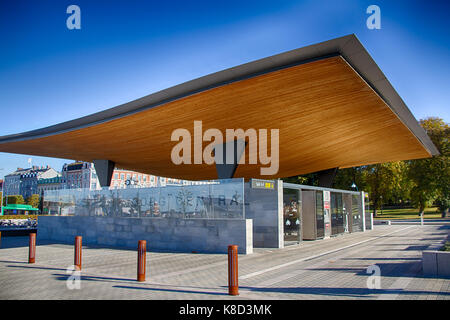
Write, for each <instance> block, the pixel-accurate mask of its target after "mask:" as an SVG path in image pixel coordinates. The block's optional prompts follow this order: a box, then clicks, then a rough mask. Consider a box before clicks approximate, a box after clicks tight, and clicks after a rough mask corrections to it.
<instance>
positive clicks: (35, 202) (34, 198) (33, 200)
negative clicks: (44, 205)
mask: <svg viewBox="0 0 450 320" xmlns="http://www.w3.org/2000/svg"><path fill="white" fill-rule="evenodd" d="M39 198H40V197H39V195H38V194H32V195H31V196H30V197H28V198H27V204H28V205H30V206H32V207H33V208H37V207H38V206H39Z"/></svg>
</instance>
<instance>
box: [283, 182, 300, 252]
mask: <svg viewBox="0 0 450 320" xmlns="http://www.w3.org/2000/svg"><path fill="white" fill-rule="evenodd" d="M301 208H302V206H301V192H300V191H299V190H295V189H283V222H284V241H285V245H289V244H294V243H299V242H300V241H301V238H302V236H301V219H302V217H301Z"/></svg>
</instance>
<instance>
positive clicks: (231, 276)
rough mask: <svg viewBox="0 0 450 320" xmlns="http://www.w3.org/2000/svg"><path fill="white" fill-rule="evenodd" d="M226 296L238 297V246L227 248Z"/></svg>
mask: <svg viewBox="0 0 450 320" xmlns="http://www.w3.org/2000/svg"><path fill="white" fill-rule="evenodd" d="M228 294H229V295H230V296H238V295H239V284H238V246H237V245H230V246H228Z"/></svg>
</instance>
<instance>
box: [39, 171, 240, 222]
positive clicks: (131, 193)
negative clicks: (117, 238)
mask: <svg viewBox="0 0 450 320" xmlns="http://www.w3.org/2000/svg"><path fill="white" fill-rule="evenodd" d="M244 203H245V202H244V179H242V178H239V179H224V180H213V181H205V182H202V184H199V185H183V186H181V185H180V186H166V187H152V188H129V189H107V188H105V189H102V190H89V189H61V190H51V191H45V193H44V201H43V205H44V211H47V212H48V213H49V214H56V215H75V216H106V217H162V218H186V219H188V218H206V219H245V211H244ZM45 209H47V210H45Z"/></svg>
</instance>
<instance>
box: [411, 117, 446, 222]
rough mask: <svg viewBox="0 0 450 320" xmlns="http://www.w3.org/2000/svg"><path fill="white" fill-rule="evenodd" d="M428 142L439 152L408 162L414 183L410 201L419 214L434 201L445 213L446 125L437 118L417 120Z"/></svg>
mask: <svg viewBox="0 0 450 320" xmlns="http://www.w3.org/2000/svg"><path fill="white" fill-rule="evenodd" d="M419 123H420V125H421V126H422V127H423V128H424V129H425V131H426V132H427V134H428V136H429V137H430V139H431V141H433V143H434V145H435V146H436V148H437V149H438V151H439V153H440V154H439V155H437V156H433V157H432V158H427V159H419V160H411V161H409V170H408V177H409V179H410V180H411V181H412V183H413V187H412V190H411V197H412V198H411V200H412V202H413V204H415V206H416V207H417V208H418V209H419V213H420V214H421V213H422V212H423V211H424V210H425V208H426V207H428V206H430V205H431V204H432V203H433V201H436V202H437V203H439V204H440V207H441V210H443V211H448V204H449V202H450V200H449V199H450V195H449V185H450V164H449V157H450V151H449V149H450V148H449V138H450V128H449V125H448V123H445V122H444V120H442V119H440V118H436V117H430V118H426V119H423V120H420V122H419Z"/></svg>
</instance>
